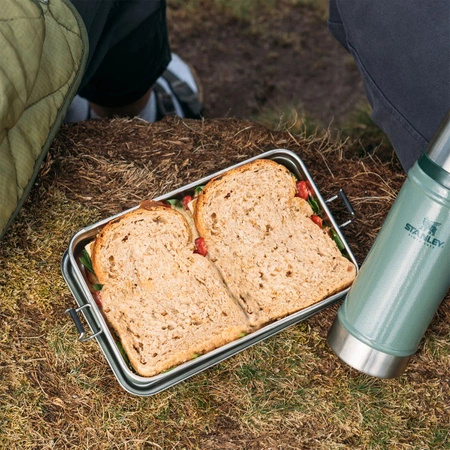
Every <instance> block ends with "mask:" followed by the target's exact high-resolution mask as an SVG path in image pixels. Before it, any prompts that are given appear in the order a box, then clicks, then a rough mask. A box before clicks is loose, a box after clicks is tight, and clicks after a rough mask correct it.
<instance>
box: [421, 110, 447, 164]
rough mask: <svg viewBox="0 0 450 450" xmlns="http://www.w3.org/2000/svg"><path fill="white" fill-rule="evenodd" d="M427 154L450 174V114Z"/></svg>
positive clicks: (428, 148) (437, 132)
mask: <svg viewBox="0 0 450 450" xmlns="http://www.w3.org/2000/svg"><path fill="white" fill-rule="evenodd" d="M426 154H427V156H428V158H429V159H431V161H433V162H434V163H435V164H436V165H437V166H439V167H441V168H442V169H444V170H445V171H446V172H448V173H450V112H449V113H448V114H447V115H446V116H445V119H444V120H443V121H442V123H441V125H440V126H439V128H438V130H437V131H436V133H435V135H434V137H433V139H432V140H431V141H430V143H429V145H428V147H427V150H426Z"/></svg>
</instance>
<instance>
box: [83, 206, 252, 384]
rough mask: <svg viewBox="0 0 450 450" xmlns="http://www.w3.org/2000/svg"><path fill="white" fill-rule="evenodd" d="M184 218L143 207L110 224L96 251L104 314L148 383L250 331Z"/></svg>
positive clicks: (160, 208) (163, 209)
mask: <svg viewBox="0 0 450 450" xmlns="http://www.w3.org/2000/svg"><path fill="white" fill-rule="evenodd" d="M194 250H195V249H194V244H193V242H192V233H191V229H190V228H189V225H188V222H187V221H186V219H185V218H184V216H183V215H182V214H181V213H180V212H178V211H176V210H174V209H171V208H170V207H167V206H166V205H160V204H153V203H150V204H144V205H143V207H141V208H139V209H136V210H134V211H131V212H129V213H127V214H125V215H123V216H121V217H119V218H117V219H115V220H113V221H112V222H110V223H108V224H107V225H106V226H105V227H104V228H103V230H102V231H101V232H100V234H99V235H98V236H97V238H96V240H95V242H94V244H93V246H92V254H91V258H92V268H93V271H94V272H95V275H96V277H97V279H98V283H99V284H100V285H101V286H102V289H101V305H102V312H103V315H104V316H105V318H106V321H107V322H108V324H109V325H110V327H112V328H113V330H114V331H115V333H116V335H117V336H118V338H119V339H120V342H121V345H122V347H123V349H124V351H125V353H126V355H127V357H128V359H129V361H130V364H131V365H132V367H133V368H134V370H135V371H136V372H137V373H138V374H139V375H142V376H145V377H149V376H152V375H156V374H158V373H160V372H163V371H165V370H168V369H170V368H172V367H174V366H177V365H179V364H180V363H182V362H185V361H187V360H190V359H192V358H194V357H196V356H198V355H199V354H202V353H206V352H208V351H210V350H213V349H214V348H217V347H220V346H222V345H224V344H226V343H228V342H231V341H233V340H235V339H238V338H239V337H240V336H242V334H243V333H247V332H248V331H249V322H248V319H247V317H246V316H245V314H244V312H243V310H242V308H241V306H240V305H239V304H237V303H236V302H235V300H234V298H233V297H232V296H231V295H230V293H229V291H228V289H227V287H226V286H225V284H224V283H223V281H222V279H221V277H220V275H219V274H218V272H217V270H216V269H215V267H214V266H213V265H212V264H211V262H210V261H209V260H208V259H207V258H205V257H204V256H202V255H200V254H199V253H195V252H194Z"/></svg>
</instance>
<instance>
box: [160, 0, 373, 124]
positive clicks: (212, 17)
mask: <svg viewBox="0 0 450 450" xmlns="http://www.w3.org/2000/svg"><path fill="white" fill-rule="evenodd" d="M188 3H189V2H186V4H188ZM218 3H220V2H214V1H211V0H201V1H200V2H194V5H195V6H192V9H193V11H191V10H189V9H188V7H186V6H184V7H181V6H180V5H183V2H177V1H172V2H169V10H168V17H169V21H168V23H169V37H170V41H171V46H172V50H173V51H174V52H175V53H178V54H179V55H180V56H181V57H182V58H183V59H185V60H186V61H187V62H188V63H190V64H191V65H192V66H193V67H194V68H195V70H196V71H197V74H198V76H199V78H200V81H201V83H202V86H203V91H204V98H205V116H206V117H233V116H235V117H240V118H249V117H252V116H255V115H258V114H259V113H261V111H263V110H264V109H265V108H270V109H273V108H277V109H283V108H286V107H288V106H290V107H294V108H296V109H298V110H299V111H305V112H307V113H308V114H310V115H311V116H312V117H313V118H314V119H316V120H318V121H320V122H321V123H322V124H324V125H325V126H328V125H329V124H330V122H332V121H333V122H334V124H336V123H341V122H342V121H343V120H345V119H346V118H348V115H349V114H350V113H351V112H353V111H354V109H355V107H356V106H357V105H358V104H360V103H361V102H363V101H365V100H366V99H365V95H364V91H363V87H362V81H361V77H360V75H359V73H358V71H357V69H356V66H355V65H354V63H353V60H352V58H351V57H350V55H349V54H348V53H347V52H346V50H345V49H344V48H343V47H342V46H341V45H340V44H339V43H338V42H337V41H336V40H335V39H334V37H333V36H332V35H331V34H330V33H329V31H328V29H327V24H326V18H325V17H323V15H322V14H320V11H318V10H317V9H315V8H313V7H312V6H305V5H304V4H305V3H307V2H306V1H305V2H301V1H299V2H294V1H289V0H282V1H277V2H276V6H272V7H268V6H264V5H265V3H264V2H260V4H259V7H258V8H255V10H254V11H253V12H252V13H251V14H250V15H249V16H244V17H243V18H241V17H236V14H235V15H233V14H231V13H230V12H229V9H227V8H223V9H220V8H219V7H218V6H217V4H218ZM223 3H224V4H226V2H223ZM252 3H254V2H252ZM266 3H270V2H266ZM312 3H313V2H312ZM214 5H215V6H214Z"/></svg>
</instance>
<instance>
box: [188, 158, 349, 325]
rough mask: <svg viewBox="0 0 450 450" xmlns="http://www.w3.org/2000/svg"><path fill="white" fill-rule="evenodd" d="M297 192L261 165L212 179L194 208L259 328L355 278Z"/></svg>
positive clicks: (278, 172)
mask: <svg viewBox="0 0 450 450" xmlns="http://www.w3.org/2000/svg"><path fill="white" fill-rule="evenodd" d="M295 193H296V180H295V178H294V177H293V175H292V174H291V173H290V172H289V171H288V170H287V169H286V168H285V167H284V166H282V165H280V164H277V163H276V162H273V161H270V160H263V159H261V160H256V161H255V162H252V163H249V164H246V165H243V166H240V167H238V168H236V169H233V170H231V171H229V172H226V173H225V174H223V175H221V176H218V177H217V178H214V179H213V180H211V181H210V182H209V183H208V184H207V185H206V187H205V188H204V189H203V191H202V193H201V194H200V196H199V197H198V200H197V202H196V206H195V210H194V221H195V225H196V227H197V229H198V232H199V234H200V236H202V237H204V239H205V241H206V243H207V246H208V254H209V257H210V258H211V260H212V261H213V262H214V263H215V264H216V266H217V267H218V268H219V269H220V271H221V273H222V276H223V278H224V280H225V282H226V283H227V285H228V287H229V288H230V290H231V291H232V292H233V294H234V295H235V297H236V298H237V299H238V300H239V301H240V302H241V304H242V305H243V307H244V309H245V311H246V313H247V314H248V316H249V318H250V323H251V325H252V326H254V327H259V326H262V325H264V324H266V323H268V322H271V321H274V320H276V319H279V318H282V317H284V316H286V315H288V314H291V313H294V312H296V311H298V310H300V309H303V308H305V307H307V306H309V305H312V304H314V303H316V302H318V301H320V300H322V299H324V298H326V297H328V296H330V295H331V294H333V293H335V292H338V291H341V290H342V289H344V288H345V287H347V286H348V285H350V284H351V282H352V281H353V279H354V277H355V274H356V269H355V266H354V265H353V264H352V263H351V262H350V261H349V260H347V259H346V258H345V257H344V256H342V254H341V252H340V251H339V249H338V248H337V246H336V244H335V242H334V241H333V240H332V239H331V237H330V236H329V235H328V233H327V231H326V230H325V229H321V228H320V227H319V226H318V225H316V224H315V223H314V222H313V221H312V220H311V218H310V216H311V215H312V214H313V212H312V210H311V207H310V206H309V204H308V203H307V202H306V201H305V200H303V199H301V198H299V197H295Z"/></svg>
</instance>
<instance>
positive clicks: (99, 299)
mask: <svg viewBox="0 0 450 450" xmlns="http://www.w3.org/2000/svg"><path fill="white" fill-rule="evenodd" d="M92 297H94V300H95V303H97V306H98V307H99V308H102V307H103V304H102V292H101V291H96V292H94V293H92Z"/></svg>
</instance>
